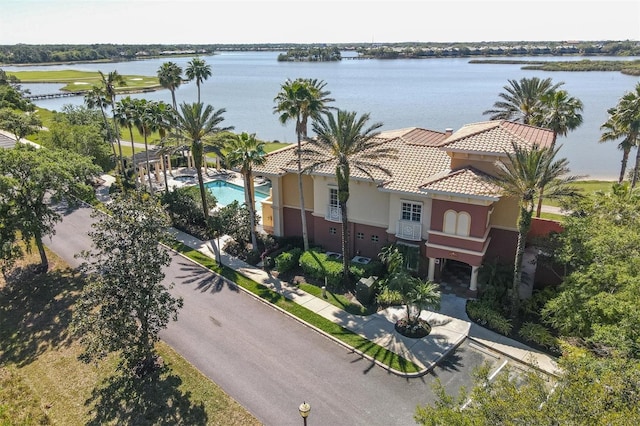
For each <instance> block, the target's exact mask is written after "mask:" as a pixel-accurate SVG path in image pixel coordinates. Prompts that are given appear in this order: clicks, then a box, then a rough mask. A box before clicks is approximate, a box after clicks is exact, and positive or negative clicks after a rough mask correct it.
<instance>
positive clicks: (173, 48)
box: [0, 40, 640, 64]
mask: <svg viewBox="0 0 640 426" xmlns="http://www.w3.org/2000/svg"><path fill="white" fill-rule="evenodd" d="M345 50H347V51H349V50H350V51H357V52H358V53H359V55H360V56H361V57H365V58H379V59H380V58H384V59H396V58H428V57H473V56H536V55H547V56H548V55H554V56H561V55H582V56H590V55H593V56H640V43H638V42H637V41H630V40H626V41H575V42H574V41H558V42H548V41H540V42H522V41H513V42H480V43H468V42H460V43H421V42H404V43H376V44H373V43H336V44H331V45H328V44H324V43H323V44H298V43H256V44H75V45H74V44H33V45H32V44H15V45H0V64H42V63H50V62H88V61H123V60H135V59H141V58H147V57H158V56H176V55H197V54H199V55H208V54H213V53H214V52H215V51H285V52H286V53H284V54H282V55H280V56H279V57H278V60H279V61H339V60H340V59H341V56H340V52H341V51H345Z"/></svg>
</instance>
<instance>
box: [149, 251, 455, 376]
mask: <svg viewBox="0 0 640 426" xmlns="http://www.w3.org/2000/svg"><path fill="white" fill-rule="evenodd" d="M160 244H161V245H163V246H164V247H166V248H167V249H169V250H171V251H172V252H174V253H176V254H178V255H179V256H181V257H183V258H184V259H186V260H188V261H190V262H193V263H195V264H196V265H199V266H200V267H202V268H204V269H206V270H208V271H211V272H212V273H214V274H216V275H220V274H218V273H217V272H215V271H212V270H211V269H209V268H208V267H206V266H204V265H202V264H201V263H199V262H197V261H195V260H193V259H191V258H190V257H187V256H186V255H184V254H182V253H180V252H179V251H177V250H176V249H174V248H172V247H169V246H167V245H166V244H164V243H160ZM182 244H184V243H182ZM185 245H186V244H185ZM191 248H193V247H191ZM193 249H194V250H196V251H198V250H197V249H195V248H193ZM214 260H215V259H214ZM238 273H240V272H238ZM240 274H241V275H243V276H244V277H245V278H247V279H250V280H252V281H254V282H255V280H253V279H252V278H250V277H248V276H246V275H244V274H242V273H240ZM220 276H222V275H220ZM223 278H224V277H223ZM257 284H260V283H257ZM236 285H237V284H236ZM261 285H264V284H261ZM237 286H238V288H239V289H240V290H242V291H243V292H244V293H246V294H248V295H249V296H251V297H253V298H254V299H256V300H258V301H260V302H262V303H263V304H265V305H267V306H269V307H271V308H273V309H275V310H277V311H278V312H280V313H283V314H285V315H287V316H288V317H290V318H292V319H294V320H295V321H297V322H299V323H300V324H302V325H304V326H306V327H308V328H310V329H312V330H314V331H316V332H317V333H319V334H321V335H322V336H324V337H326V338H328V339H329V340H331V341H333V342H334V343H336V344H338V345H340V346H342V347H344V348H346V349H348V350H350V351H351V352H352V353H355V354H357V355H359V356H360V357H361V358H365V359H367V360H369V361H371V362H372V363H373V364H376V365H378V366H379V367H381V368H382V369H384V370H386V371H388V372H390V373H393V374H395V375H396V376H400V377H405V378H417V377H422V376H424V375H426V374H427V373H429V372H430V371H431V370H432V369H433V368H434V367H435V366H436V365H437V364H438V363H439V362H440V361H441V360H442V359H443V358H445V357H446V356H447V355H449V354H450V353H451V352H452V351H454V350H455V349H457V348H458V346H460V345H461V344H462V342H464V340H465V339H466V337H467V336H466V335H464V334H463V335H462V337H460V338H459V339H458V340H457V341H456V342H455V343H454V344H453V345H452V346H451V347H450V348H448V349H447V350H446V351H445V352H444V353H443V354H442V355H441V356H440V357H439V358H438V359H437V360H436V361H432V362H431V363H429V365H427V366H426V367H425V368H423V369H422V370H420V371H417V372H414V373H405V372H403V371H400V370H396V369H394V368H391V367H390V366H388V365H386V364H384V363H382V362H380V361H378V360H376V359H375V358H373V357H371V356H370V355H367V354H365V353H364V352H362V351H360V350H359V349H356V348H354V347H353V346H351V345H349V344H347V343H345V342H343V341H341V340H340V339H337V338H335V337H333V336H332V335H330V334H329V333H327V332H326V331H324V330H321V329H319V328H318V327H316V326H314V325H313V324H309V323H308V322H306V321H304V320H302V319H300V318H298V317H297V316H295V315H293V314H292V313H290V312H288V311H286V310H284V309H282V308H281V307H279V306H277V305H274V304H273V303H271V302H269V301H267V300H265V299H263V298H261V297H260V296H258V295H256V294H254V293H252V292H251V291H249V290H247V289H246V288H244V287H242V286H241V285H237ZM269 290H271V289H269ZM271 291H273V290H271ZM276 293H278V292H276ZM278 294H280V295H281V296H282V297H285V298H287V297H286V296H284V295H282V294H281V293H278ZM288 300H291V299H288ZM294 303H295V302H294ZM343 328H344V327H343ZM345 329H346V328H345ZM346 330H348V329H346ZM349 331H350V332H353V331H351V330H349ZM356 334H357V333H356ZM385 349H386V348H385ZM386 350H388V349H386ZM389 352H391V351H389ZM396 355H398V354H396ZM398 356H400V355H398ZM402 358H404V357H402ZM407 361H409V362H412V361H410V360H407Z"/></svg>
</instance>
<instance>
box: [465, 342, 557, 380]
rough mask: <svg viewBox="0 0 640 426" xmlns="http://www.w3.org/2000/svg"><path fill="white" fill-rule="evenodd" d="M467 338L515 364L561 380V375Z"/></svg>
mask: <svg viewBox="0 0 640 426" xmlns="http://www.w3.org/2000/svg"><path fill="white" fill-rule="evenodd" d="M467 338H468V339H469V340H470V341H472V342H473V343H475V344H476V345H478V346H482V347H484V348H487V349H489V350H491V351H493V352H496V353H499V354H500V355H502V356H506V357H507V358H509V359H512V360H514V361H515V362H518V363H520V364H523V365H526V366H527V367H529V368H533V369H534V370H536V371H538V372H540V373H543V374H547V375H549V376H553V377H555V378H557V379H558V378H560V376H559V375H558V373H556V372H552V371H547V370H545V369H544V368H540V367H539V366H538V365H536V364H533V363H529V362H525V361H522V360H520V359H517V358H514V357H513V355H511V354H509V353H507V352H505V351H502V350H500V349H496V348H494V347H491V346H487V345H486V344H485V343H483V342H481V341H479V340H477V339H476V338H475V337H471V336H467ZM550 358H552V359H553V360H554V361H557V358H555V357H550Z"/></svg>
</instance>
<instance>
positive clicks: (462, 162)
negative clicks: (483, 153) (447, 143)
mask: <svg viewBox="0 0 640 426" xmlns="http://www.w3.org/2000/svg"><path fill="white" fill-rule="evenodd" d="M453 155H454V156H453V158H451V170H457V169H461V168H463V167H473V168H475V169H478V170H480V171H481V172H484V173H487V174H489V175H495V174H496V166H495V162H496V160H497V157H494V156H491V157H484V158H482V159H480V158H474V157H465V156H462V155H461V154H458V153H454V154H453Z"/></svg>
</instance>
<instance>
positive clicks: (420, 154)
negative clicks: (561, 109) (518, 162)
mask: <svg viewBox="0 0 640 426" xmlns="http://www.w3.org/2000/svg"><path fill="white" fill-rule="evenodd" d="M552 138H553V133H552V132H550V131H548V130H543V129H539V128H535V127H531V126H526V125H523V124H518V123H512V122H507V121H489V122H483V123H474V124H469V125H466V126H464V127H462V128H461V129H460V130H458V131H457V132H455V133H453V134H452V135H447V134H446V133H442V132H436V131H432V130H425V129H421V128H417V127H411V128H405V129H399V130H392V131H386V132H382V133H380V135H379V136H378V139H379V140H380V142H381V143H382V145H381V146H382V147H385V148H392V149H395V150H396V152H397V158H395V159H384V160H383V162H382V166H383V167H385V168H387V169H388V170H389V171H390V172H391V176H388V175H386V174H385V173H383V172H381V171H379V170H372V175H373V177H374V178H375V180H376V182H377V183H378V185H379V186H380V188H381V190H387V191H393V192H402V193H408V194H422V195H427V194H428V193H429V192H430V191H431V192H439V193H448V194H460V195H471V196H479V197H490V198H494V197H497V191H498V188H497V187H495V186H494V185H491V184H489V183H488V182H487V181H486V179H485V176H486V175H484V174H483V173H482V172H480V171H479V170H477V169H473V168H464V169H460V170H455V171H451V170H450V167H451V158H450V156H449V153H448V152H450V151H453V152H457V151H472V152H485V153H491V154H494V155H499V154H503V153H504V152H505V150H507V149H509V151H510V148H511V141H512V140H515V141H516V143H520V144H525V145H526V146H532V145H533V144H534V143H541V144H545V145H546V144H550V143H551V139H552ZM303 146H304V144H303ZM309 164H311V159H309V161H307V162H306V163H303V167H304V166H305V165H309ZM296 172H297V165H296V145H294V144H292V145H291V146H290V147H285V148H282V149H280V150H278V151H274V152H271V153H269V154H267V162H266V163H265V164H264V165H263V166H258V167H255V168H254V173H256V174H260V175H283V174H285V173H296ZM351 173H352V174H351V176H352V178H353V179H363V180H368V179H369V177H368V176H367V175H366V174H364V173H362V172H361V171H359V170H357V169H356V168H354V167H352V169H351ZM312 174H315V175H322V176H334V174H335V160H331V161H328V162H327V163H325V164H323V165H322V166H320V167H317V168H316V169H315V170H314V171H313V172H312Z"/></svg>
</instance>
